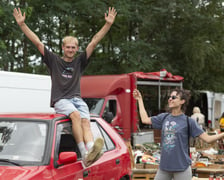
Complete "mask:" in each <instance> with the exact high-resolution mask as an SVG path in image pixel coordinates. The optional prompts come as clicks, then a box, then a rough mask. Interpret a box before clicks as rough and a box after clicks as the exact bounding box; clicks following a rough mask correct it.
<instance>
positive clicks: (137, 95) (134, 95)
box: [133, 89, 142, 100]
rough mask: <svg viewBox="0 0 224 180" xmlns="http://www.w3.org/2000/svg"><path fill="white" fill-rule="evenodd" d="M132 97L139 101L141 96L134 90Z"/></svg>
mask: <svg viewBox="0 0 224 180" xmlns="http://www.w3.org/2000/svg"><path fill="white" fill-rule="evenodd" d="M133 97H134V98H135V99H136V100H139V99H141V98H142V95H141V93H140V92H139V90H137V89H134V91H133Z"/></svg>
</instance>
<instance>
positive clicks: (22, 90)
mask: <svg viewBox="0 0 224 180" xmlns="http://www.w3.org/2000/svg"><path fill="white" fill-rule="evenodd" d="M50 94H51V80H50V76H46V75H36V74H28V73H18V72H7V71H0V113H10V112H13V113H14V112H20V113H21V112H24V113H30V112H31V113H33V112H36V113H37V112H41V113H45V112H46V113H48V112H51V113H52V112H54V109H53V108H50Z"/></svg>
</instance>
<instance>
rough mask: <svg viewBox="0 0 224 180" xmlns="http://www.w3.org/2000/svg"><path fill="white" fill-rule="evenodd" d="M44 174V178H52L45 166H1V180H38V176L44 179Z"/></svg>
mask: <svg viewBox="0 0 224 180" xmlns="http://www.w3.org/2000/svg"><path fill="white" fill-rule="evenodd" d="M42 172H44V176H45V177H46V179H48V178H49V176H51V174H50V171H48V170H47V167H45V166H39V167H36V166H27V167H24V166H0V177H1V178H0V179H7V180H11V179H23V180H26V179H31V178H36V179H37V176H38V177H43V174H42ZM42 179H44V178H42Z"/></svg>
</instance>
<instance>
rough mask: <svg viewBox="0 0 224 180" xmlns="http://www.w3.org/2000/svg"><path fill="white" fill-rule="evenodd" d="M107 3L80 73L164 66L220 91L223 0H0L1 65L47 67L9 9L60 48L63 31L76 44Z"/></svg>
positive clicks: (190, 85) (83, 42) (87, 36)
mask: <svg viewBox="0 0 224 180" xmlns="http://www.w3.org/2000/svg"><path fill="white" fill-rule="evenodd" d="M109 6H114V7H115V8H116V9H117V12H118V15H117V18H116V20H115V23H114V24H113V26H112V28H111V30H110V31H109V32H108V34H107V35H106V37H104V39H103V40H102V41H101V42H100V44H99V45H98V46H97V48H96V50H95V51H94V54H93V55H92V56H91V61H92V62H91V63H90V65H89V67H88V68H87V70H86V74H120V73H129V72H133V71H144V72H151V71H159V70H160V69H163V68H165V69H167V70H168V71H170V72H172V73H173V74H177V75H181V76H184V78H185V82H184V86H185V88H187V89H191V90H194V89H203V90H212V91H218V92H224V87H223V86H222V83H223V75H224V68H222V67H223V65H224V61H223V58H224V51H223V49H224V37H223V34H224V24H223V23H224V21H223V19H224V14H223V12H224V8H223V3H222V0H213V1H200V0H169V1H167V0H160V1H155V0H138V1H134V0H119V1H115V0H109V1H102V0H93V1H91V3H90V1H89V0H76V1H73V0H67V1H63V0H48V1H44V0H35V1H32V0H2V1H1V2H0V19H1V25H0V37H1V38H0V69H2V70H8V71H21V72H29V73H39V74H47V73H48V72H47V69H46V66H45V65H44V64H43V62H42V61H41V56H40V53H39V52H38V51H37V49H36V48H35V47H34V45H33V44H32V43H31V42H30V41H29V40H28V39H27V38H26V37H25V36H24V34H23V33H22V32H21V30H20V29H19V27H18V25H17V24H16V22H15V20H14V17H13V15H12V12H13V9H14V8H15V7H20V8H21V9H22V11H23V12H26V23H27V25H28V26H29V27H30V28H31V29H32V30H33V31H34V32H35V33H36V34H37V35H38V37H39V38H40V39H41V40H42V41H43V42H44V44H45V45H46V46H47V47H48V48H50V49H51V50H52V51H54V52H55V53H58V54H60V55H62V50H61V44H62V38H63V37H64V36H65V35H74V36H77V37H78V39H79V42H80V51H84V50H85V47H86V46H87V44H88V43H89V42H90V40H91V38H92V37H93V36H94V35H95V34H96V33H97V32H98V31H99V29H100V28H101V27H102V26H103V24H104V23H105V20H104V13H105V12H106V11H107V9H108V7H109Z"/></svg>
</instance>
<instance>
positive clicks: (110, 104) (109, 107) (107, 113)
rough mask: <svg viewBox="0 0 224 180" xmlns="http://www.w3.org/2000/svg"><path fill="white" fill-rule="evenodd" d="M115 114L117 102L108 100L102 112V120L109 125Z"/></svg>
mask: <svg viewBox="0 0 224 180" xmlns="http://www.w3.org/2000/svg"><path fill="white" fill-rule="evenodd" d="M116 114H117V101H116V100H114V99H111V100H108V101H107V103H106V105H105V108H104V111H103V116H102V117H103V119H105V120H106V121H107V122H108V123H111V121H112V120H113V118H114V117H115V116H116Z"/></svg>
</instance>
